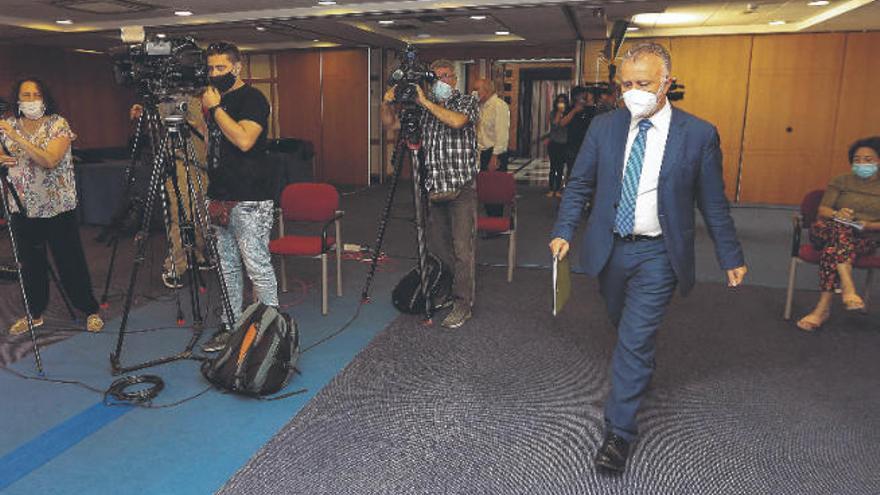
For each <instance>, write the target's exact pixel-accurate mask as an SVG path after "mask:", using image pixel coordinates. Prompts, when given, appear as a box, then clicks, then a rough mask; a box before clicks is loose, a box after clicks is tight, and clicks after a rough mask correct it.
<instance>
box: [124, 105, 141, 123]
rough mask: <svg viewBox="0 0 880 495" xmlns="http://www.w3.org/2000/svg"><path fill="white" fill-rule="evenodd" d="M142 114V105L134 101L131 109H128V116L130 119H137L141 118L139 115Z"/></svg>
mask: <svg viewBox="0 0 880 495" xmlns="http://www.w3.org/2000/svg"><path fill="white" fill-rule="evenodd" d="M143 114H144V106H143V105H141V104H140V103H135V104H134V105H132V106H131V110H129V111H128V118H129V119H131V120H137V119H139V118H141V115H143Z"/></svg>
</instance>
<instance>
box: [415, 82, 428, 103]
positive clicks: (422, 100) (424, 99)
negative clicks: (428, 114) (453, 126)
mask: <svg viewBox="0 0 880 495" xmlns="http://www.w3.org/2000/svg"><path fill="white" fill-rule="evenodd" d="M415 86H416V94H417V95H418V100H417V101H418V102H419V105H421V106H423V107H425V108H428V105H429V104H431V103H432V102H431V100H429V99H428V97H427V96H425V91H424V90H423V89H422V86H421V85H420V84H416V85H415Z"/></svg>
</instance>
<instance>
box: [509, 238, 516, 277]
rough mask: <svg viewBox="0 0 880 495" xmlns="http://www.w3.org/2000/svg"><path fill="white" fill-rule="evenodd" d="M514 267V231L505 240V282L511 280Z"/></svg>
mask: <svg viewBox="0 0 880 495" xmlns="http://www.w3.org/2000/svg"><path fill="white" fill-rule="evenodd" d="M514 267H516V231H515V230H514V231H513V232H511V233H510V239H508V240H507V283H510V282H513V269H514Z"/></svg>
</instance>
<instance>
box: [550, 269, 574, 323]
mask: <svg viewBox="0 0 880 495" xmlns="http://www.w3.org/2000/svg"><path fill="white" fill-rule="evenodd" d="M570 259H571V258H570V257H568V256H566V257H565V258H563V259H562V260H561V261H560V260H559V259H558V258H556V257H555V256H554V257H553V316H556V315H558V314H559V312H560V311H562V308H563V307H564V306H565V303H566V302H568V296H569V295H571V262H570Z"/></svg>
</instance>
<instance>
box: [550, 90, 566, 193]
mask: <svg viewBox="0 0 880 495" xmlns="http://www.w3.org/2000/svg"><path fill="white" fill-rule="evenodd" d="M568 114H570V112H569V105H568V96H566V95H564V94H561V95H557V96H556V99H555V100H554V102H553V110H551V111H550V132H548V133H547V141H548V142H547V154H548V155H550V176H549V184H550V190H549V191H547V194H546V196H547V197H548V198H552V197H554V196H555V197H557V198H561V197H562V178H563V174H565V169H566V167H565V164H566V160H568V156H569V151H568V129H566V126H565V125H563V123H562V121H563V119H564V118H565V116H566V115H568ZM570 120H571V119H569V121H570Z"/></svg>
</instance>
